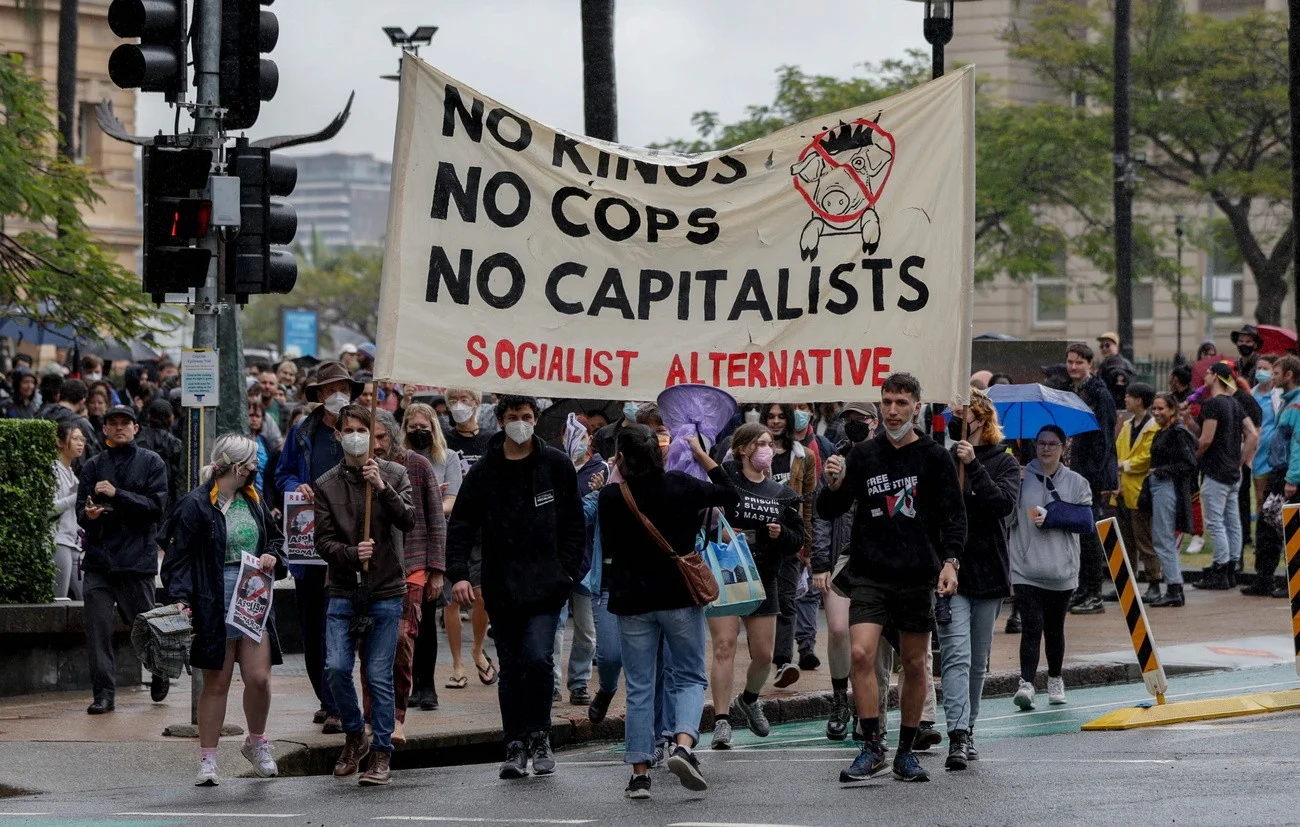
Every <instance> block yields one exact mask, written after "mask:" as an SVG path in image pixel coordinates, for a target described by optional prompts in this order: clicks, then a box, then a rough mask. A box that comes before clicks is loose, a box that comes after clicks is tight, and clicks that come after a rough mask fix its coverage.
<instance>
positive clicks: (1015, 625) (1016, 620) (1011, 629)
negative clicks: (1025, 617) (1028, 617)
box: [1006, 602, 1020, 635]
mask: <svg viewBox="0 0 1300 827" xmlns="http://www.w3.org/2000/svg"><path fill="white" fill-rule="evenodd" d="M1006 633H1007V634H1009V635H1018V634H1020V610H1019V609H1017V608H1016V604H1015V603H1014V602H1013V603H1012V604H1011V616H1010V617H1008V618H1007V628H1006Z"/></svg>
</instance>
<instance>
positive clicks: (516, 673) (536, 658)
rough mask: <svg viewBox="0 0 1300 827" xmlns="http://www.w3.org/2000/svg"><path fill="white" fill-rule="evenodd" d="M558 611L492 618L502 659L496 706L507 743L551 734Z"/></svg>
mask: <svg viewBox="0 0 1300 827" xmlns="http://www.w3.org/2000/svg"><path fill="white" fill-rule="evenodd" d="M559 622H560V610H559V609H556V610H555V611H553V612H541V613H540V614H534V615H511V614H506V615H501V616H493V618H492V638H493V640H494V641H495V643H496V646H497V657H499V658H500V659H501V671H500V677H499V678H498V679H497V703H498V704H499V705H500V707H501V731H502V734H503V735H504V736H505V740H506V743H507V744H509V743H512V742H516V741H518V742H520V743H523V741H524V740H525V739H526V738H527V737H528V736H529V735H534V734H538V733H549V732H550V731H551V694H552V693H553V692H554V691H555V676H554V675H552V674H551V669H552V667H553V664H554V654H555V648H554V647H555V628H556V626H557V625H558V624H559Z"/></svg>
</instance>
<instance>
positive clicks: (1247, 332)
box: [1229, 324, 1262, 345]
mask: <svg viewBox="0 0 1300 827" xmlns="http://www.w3.org/2000/svg"><path fill="white" fill-rule="evenodd" d="M1242 336H1249V337H1250V338H1252V339H1254V340H1255V341H1256V342H1259V341H1262V340H1261V339H1260V337H1259V328H1258V327H1255V326H1254V325H1253V324H1247V325H1242V326H1241V330H1234V331H1232V333H1231V334H1230V336H1229V338H1231V339H1232V343H1233V344H1234V345H1235V344H1236V343H1237V340H1238V339H1240V338H1241V337H1242Z"/></svg>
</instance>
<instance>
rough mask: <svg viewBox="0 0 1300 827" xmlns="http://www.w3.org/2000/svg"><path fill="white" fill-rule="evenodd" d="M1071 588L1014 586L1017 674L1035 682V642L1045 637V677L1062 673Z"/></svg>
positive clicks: (1036, 662)
mask: <svg viewBox="0 0 1300 827" xmlns="http://www.w3.org/2000/svg"><path fill="white" fill-rule="evenodd" d="M1072 594H1074V590H1073V589H1066V590H1065V591H1049V590H1048V589H1040V588H1038V587H1037V586H1025V585H1019V584H1018V585H1017V586H1016V608H1017V609H1018V610H1019V611H1020V677H1021V679H1022V680H1026V681H1029V682H1030V683H1033V682H1034V676H1035V675H1037V674H1038V646H1039V642H1040V641H1044V640H1045V642H1046V643H1045V648H1046V649H1047V674H1048V677H1052V678H1059V677H1060V676H1061V664H1062V663H1064V662H1065V616H1066V614H1067V613H1068V612H1069V609H1070V595H1072Z"/></svg>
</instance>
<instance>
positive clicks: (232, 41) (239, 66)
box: [221, 0, 280, 129]
mask: <svg viewBox="0 0 1300 827" xmlns="http://www.w3.org/2000/svg"><path fill="white" fill-rule="evenodd" d="M273 2H274V0H221V106H222V107H223V108H224V109H225V110H226V117H225V123H224V125H225V128H226V129H247V128H248V127H250V126H252V125H253V124H254V123H256V122H257V116H258V113H259V112H260V111H261V108H262V101H269V100H270V99H271V98H273V97H275V92H276V90H277V89H278V88H279V86H280V70H279V67H277V66H276V65H275V61H273V60H269V59H267V58H264V57H262V54H263V53H266V52H270V51H271V50H272V49H274V48H275V44H276V42H277V41H278V40H279V39H280V22H279V20H277V19H276V17H275V14H273V13H272V12H269V11H266V10H264V9H262V8H261V7H262V6H269V5H271V3H273Z"/></svg>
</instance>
